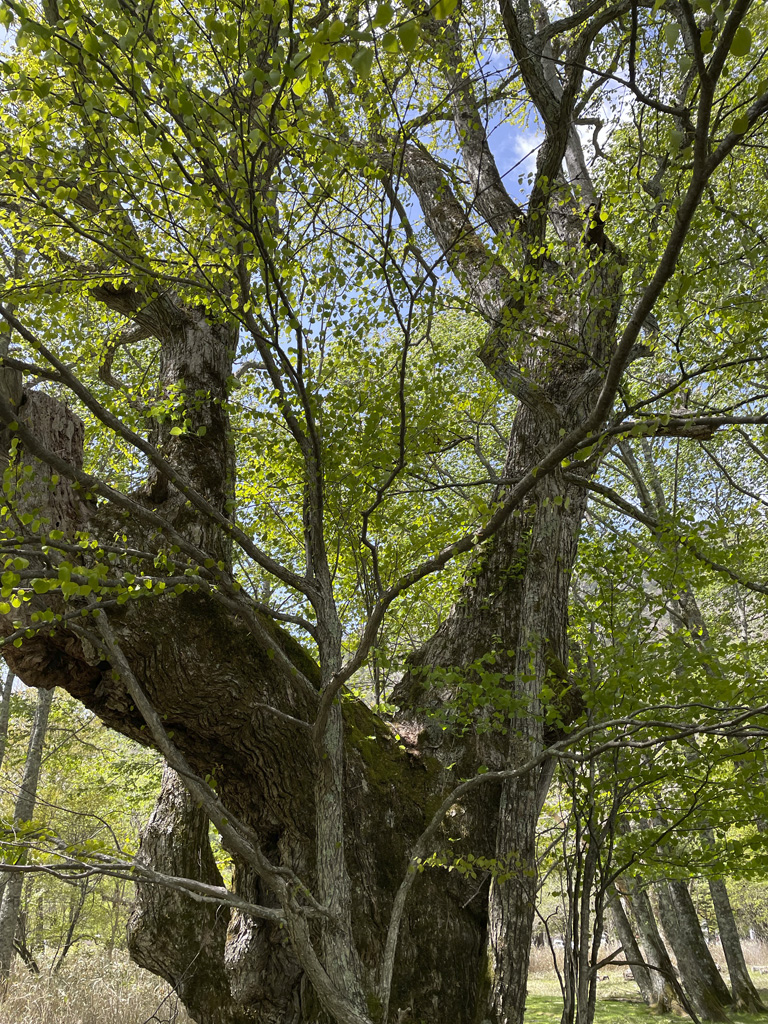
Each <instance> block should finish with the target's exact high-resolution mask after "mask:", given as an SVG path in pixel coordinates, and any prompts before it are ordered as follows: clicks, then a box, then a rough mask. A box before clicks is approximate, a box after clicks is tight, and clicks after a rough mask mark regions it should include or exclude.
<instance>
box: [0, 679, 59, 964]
mask: <svg viewBox="0 0 768 1024" xmlns="http://www.w3.org/2000/svg"><path fill="white" fill-rule="evenodd" d="M53 694H54V691H53V690H38V692H37V704H36V706H35V717H34V720H33V722H32V732H31V733H30V737H29V747H28V749H27V760H26V763H25V765H24V776H23V778H22V781H21V788H20V789H19V795H18V797H17V799H16V806H15V808H14V812H13V821H14V824H20V823H22V822H25V821H30V820H31V818H32V816H33V815H34V813H35V800H36V799H37V784H38V781H39V779H40V766H41V764H42V760H43V745H44V743H45V733H46V730H47V728H48V716H49V714H50V711H51V704H52V703H53ZM25 862H26V855H25V854H24V853H22V854H21V856H20V857H19V860H18V861H17V863H20V864H23V863H25ZM23 885H24V874H23V872H14V873H12V874H11V875H10V877H9V879H8V883H7V885H6V887H5V892H4V894H3V902H2V905H1V906H0V980H2V981H6V980H7V978H8V975H9V974H10V971H11V964H12V963H13V940H14V938H15V937H16V925H17V922H18V918H19V905H20V903H21V890H22V887H23Z"/></svg>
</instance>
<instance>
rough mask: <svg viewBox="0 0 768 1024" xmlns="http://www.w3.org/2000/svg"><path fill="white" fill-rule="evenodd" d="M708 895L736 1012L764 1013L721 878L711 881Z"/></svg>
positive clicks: (764, 1008)
mask: <svg viewBox="0 0 768 1024" xmlns="http://www.w3.org/2000/svg"><path fill="white" fill-rule="evenodd" d="M709 893H710V895H711V897H712V903H713V905H714V908H715V916H716V917H717V927H718V930H719V932H720V942H721V943H722V946H723V952H724V953H725V961H726V963H727V964H728V975H729V977H730V979H731V994H732V996H733V1008H734V1009H735V1010H741V1011H743V1012H746V1013H765V1012H766V1007H765V1005H764V1004H763V1001H762V999H761V998H760V995H759V993H758V991H757V989H756V988H755V986H754V985H753V984H752V979H751V978H750V976H749V971H748V970H747V964H746V961H745V959H744V951H743V950H742V948H741V939H740V938H739V932H738V929H737V927H736V919H735V918H734V916H733V910H732V909H731V901H730V899H729V898H728V890H727V889H726V887H725V882H724V881H723V879H722V878H711V879H710V880H709Z"/></svg>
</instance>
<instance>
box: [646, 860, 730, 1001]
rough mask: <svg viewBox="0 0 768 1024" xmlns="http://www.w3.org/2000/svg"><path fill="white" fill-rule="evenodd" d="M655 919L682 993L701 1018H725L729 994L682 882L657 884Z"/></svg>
mask: <svg viewBox="0 0 768 1024" xmlns="http://www.w3.org/2000/svg"><path fill="white" fill-rule="evenodd" d="M657 891H658V899H659V918H660V921H661V926H662V928H663V929H664V934H665V935H666V937H667V941H668V942H669V944H670V946H671V947H672V950H673V952H674V954H675V959H676V960H677V966H678V970H679V971H680V979H681V981H682V984H683V988H684V989H685V992H686V995H687V996H688V999H689V1001H690V1003H691V1005H692V1006H693V1008H694V1010H695V1011H696V1014H697V1016H699V1017H701V1019H702V1020H721V1021H727V1020H728V1014H727V1012H726V1007H728V1006H729V1005H730V1004H731V1002H732V999H731V994H730V992H729V991H728V989H727V987H726V985H725V982H724V981H723V979H722V978H721V977H720V972H719V971H718V969H717V965H716V964H715V962H714V960H713V959H712V954H711V953H710V952H709V948H708V946H707V943H706V942H705V940H704V936H703V935H702V934H701V927H700V926H699V919H698V916H697V914H696V908H695V907H694V905H693V900H692V899H691V894H690V893H689V892H688V886H687V885H686V884H685V882H682V881H679V880H676V879H675V880H672V881H669V882H662V883H660V884H659V885H658V888H657Z"/></svg>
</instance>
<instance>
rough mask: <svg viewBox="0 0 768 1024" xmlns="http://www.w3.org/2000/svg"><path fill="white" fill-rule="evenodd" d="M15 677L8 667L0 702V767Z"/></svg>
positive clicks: (3, 757) (3, 754)
mask: <svg viewBox="0 0 768 1024" xmlns="http://www.w3.org/2000/svg"><path fill="white" fill-rule="evenodd" d="M15 679H16V676H15V675H14V673H13V671H12V670H11V669H8V672H7V673H6V676H5V682H4V683H3V693H2V704H0V768H2V766H3V760H4V759H5V747H6V744H7V743H8V723H9V722H10V720H11V694H12V693H13V683H14V680H15Z"/></svg>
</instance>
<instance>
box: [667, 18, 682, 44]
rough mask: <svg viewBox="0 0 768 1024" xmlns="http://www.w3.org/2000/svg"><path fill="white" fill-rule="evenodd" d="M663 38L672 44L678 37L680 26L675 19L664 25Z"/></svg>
mask: <svg viewBox="0 0 768 1024" xmlns="http://www.w3.org/2000/svg"><path fill="white" fill-rule="evenodd" d="M664 38H665V39H666V40H667V43H668V45H669V46H674V45H675V43H676V42H677V40H678V39H679V38H680V26H679V25H678V24H677V22H676V21H673V22H670V23H669V24H667V25H665V26H664Z"/></svg>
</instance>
